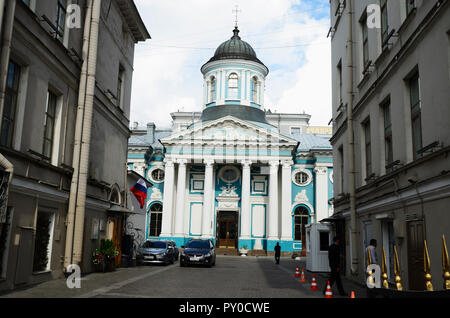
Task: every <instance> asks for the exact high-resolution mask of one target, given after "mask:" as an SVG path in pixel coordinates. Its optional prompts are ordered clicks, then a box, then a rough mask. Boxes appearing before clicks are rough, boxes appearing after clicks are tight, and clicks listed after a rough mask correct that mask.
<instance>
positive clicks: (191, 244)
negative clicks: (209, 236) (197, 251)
mask: <svg viewBox="0 0 450 318" xmlns="http://www.w3.org/2000/svg"><path fill="white" fill-rule="evenodd" d="M186 248H207V249H209V242H208V241H191V242H188V243H187V245H186Z"/></svg>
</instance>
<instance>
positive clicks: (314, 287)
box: [311, 274, 319, 290]
mask: <svg viewBox="0 0 450 318" xmlns="http://www.w3.org/2000/svg"><path fill="white" fill-rule="evenodd" d="M311 290H319V288H317V283H316V276H314V274H313V277H312V282H311Z"/></svg>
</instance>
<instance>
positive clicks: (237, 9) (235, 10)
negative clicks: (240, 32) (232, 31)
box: [232, 5, 242, 28]
mask: <svg viewBox="0 0 450 318" xmlns="http://www.w3.org/2000/svg"><path fill="white" fill-rule="evenodd" d="M234 7H235V8H236V9H234V10H233V11H232V12H233V13H235V14H236V20H235V27H236V28H237V26H238V13H241V12H242V10H239V6H238V5H235V6H234Z"/></svg>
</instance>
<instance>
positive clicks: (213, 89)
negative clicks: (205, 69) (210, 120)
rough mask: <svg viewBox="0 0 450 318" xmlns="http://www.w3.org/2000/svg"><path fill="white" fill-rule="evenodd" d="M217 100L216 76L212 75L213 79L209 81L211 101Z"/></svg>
mask: <svg viewBox="0 0 450 318" xmlns="http://www.w3.org/2000/svg"><path fill="white" fill-rule="evenodd" d="M215 100H216V78H215V77H214V76H212V77H211V81H210V83H209V101H208V102H209V103H212V102H214V101H215Z"/></svg>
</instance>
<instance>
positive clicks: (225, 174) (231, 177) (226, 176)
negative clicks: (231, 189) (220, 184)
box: [223, 169, 236, 182]
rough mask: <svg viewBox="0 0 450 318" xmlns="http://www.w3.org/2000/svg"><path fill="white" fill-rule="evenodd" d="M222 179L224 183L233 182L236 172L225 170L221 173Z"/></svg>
mask: <svg viewBox="0 0 450 318" xmlns="http://www.w3.org/2000/svg"><path fill="white" fill-rule="evenodd" d="M223 178H224V179H225V181H229V182H231V181H233V180H234V179H236V171H234V170H233V169H227V170H225V171H224V172H223Z"/></svg>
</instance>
